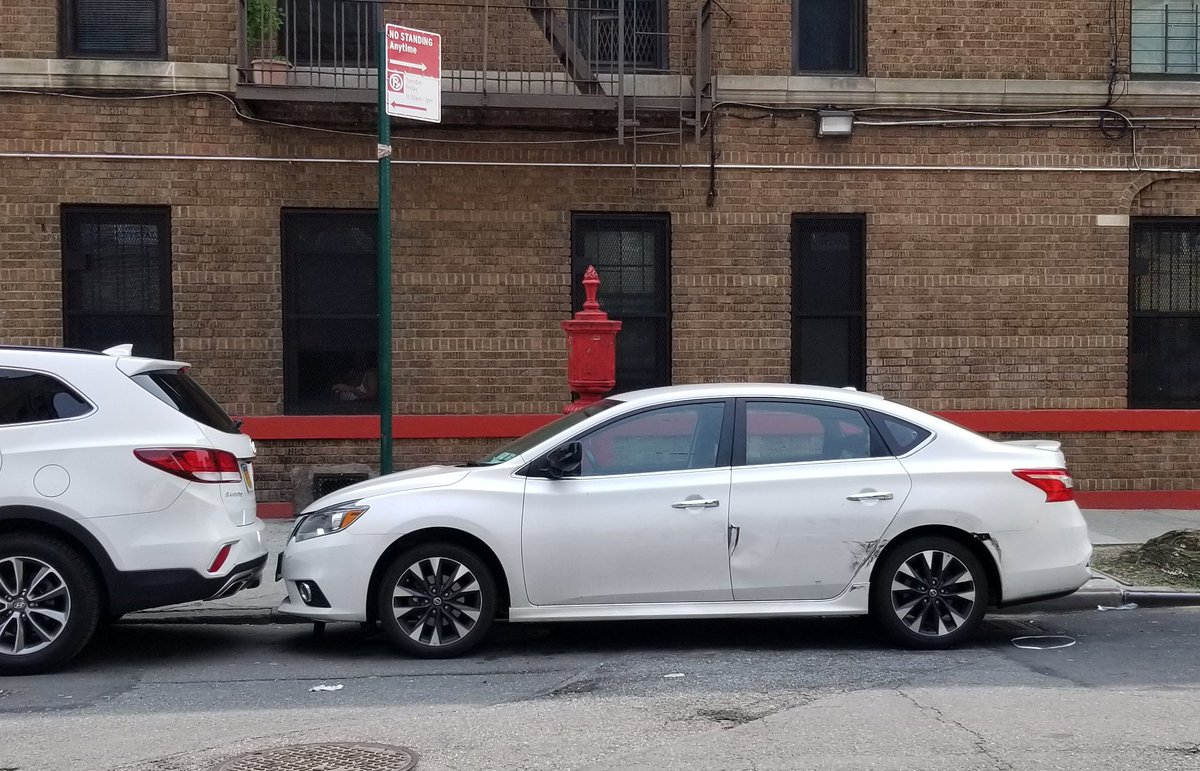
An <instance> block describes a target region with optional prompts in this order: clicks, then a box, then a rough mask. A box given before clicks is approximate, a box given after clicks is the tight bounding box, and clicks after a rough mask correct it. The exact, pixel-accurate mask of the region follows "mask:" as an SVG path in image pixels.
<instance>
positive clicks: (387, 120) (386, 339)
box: [375, 13, 392, 475]
mask: <svg viewBox="0 0 1200 771" xmlns="http://www.w3.org/2000/svg"><path fill="white" fill-rule="evenodd" d="M376 46H377V48H376V56H377V61H378V64H377V65H376V66H377V67H378V70H376V76H375V77H376V80H378V81H379V146H378V147H377V148H376V149H377V152H376V155H378V156H379V234H378V238H377V241H378V246H377V248H378V268H377V270H376V273H377V278H378V283H379V352H378V357H379V362H378V364H379V389H378V390H379V473H380V475H383V474H390V473H392V119H391V116H389V115H388V113H387V82H386V78H387V66H386V64H387V25H386V24H385V23H384V20H383V13H380V14H379V42H378V43H377V44H376Z"/></svg>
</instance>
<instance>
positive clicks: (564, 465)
mask: <svg viewBox="0 0 1200 771" xmlns="http://www.w3.org/2000/svg"><path fill="white" fill-rule="evenodd" d="M581 465H583V445H581V444H580V443H579V442H567V443H566V444H564V445H562V446H561V447H555V448H554V449H553V450H551V451H550V452H549V454H547V455H546V475H547V476H549V477H550V478H551V479H562V478H563V477H576V476H579V467H580V466H581Z"/></svg>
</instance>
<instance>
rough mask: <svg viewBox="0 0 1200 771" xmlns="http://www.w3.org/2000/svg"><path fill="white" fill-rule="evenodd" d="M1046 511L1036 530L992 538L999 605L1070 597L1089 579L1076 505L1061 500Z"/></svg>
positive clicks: (1083, 525) (1086, 541)
mask: <svg viewBox="0 0 1200 771" xmlns="http://www.w3.org/2000/svg"><path fill="white" fill-rule="evenodd" d="M1047 510H1048V512H1049V514H1048V516H1044V517H1042V518H1041V519H1040V520H1039V522H1038V524H1037V526H1036V527H1033V528H1031V529H1029V530H1021V531H1016V532H1007V533H994V534H993V538H992V540H993V542H994V544H995V547H996V557H997V562H998V564H999V567H1000V579H1001V586H1002V590H1003V597H1001V600H1000V604H1001V605H1003V606H1007V605H1014V604H1017V603H1021V602H1032V601H1034V600H1037V599H1043V598H1045V597H1049V596H1053V595H1058V596H1062V595H1065V594H1070V593H1071V592H1074V591H1075V590H1076V589H1078V588H1079V587H1081V586H1083V585H1084V584H1086V583H1087V582H1088V581H1089V580H1090V579H1091V577H1092V572H1091V570H1090V569H1088V563H1089V562H1090V561H1091V558H1092V542H1091V538H1090V537H1089V536H1088V529H1087V522H1085V521H1084V519H1083V515H1082V514H1081V513H1080V512H1079V507H1078V506H1076V505H1075V504H1074V503H1073V502H1063V503H1054V504H1047Z"/></svg>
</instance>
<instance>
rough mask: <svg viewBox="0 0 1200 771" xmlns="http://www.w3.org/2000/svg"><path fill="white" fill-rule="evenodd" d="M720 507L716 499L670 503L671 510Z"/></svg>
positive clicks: (693, 499) (697, 499)
mask: <svg viewBox="0 0 1200 771" xmlns="http://www.w3.org/2000/svg"><path fill="white" fill-rule="evenodd" d="M720 505H721V502H720V501H718V500H717V499H716V498H707V499H705V498H692V499H690V500H686V501H680V502H679V503H672V504H671V508H673V509H715V508H716V507H718V506H720Z"/></svg>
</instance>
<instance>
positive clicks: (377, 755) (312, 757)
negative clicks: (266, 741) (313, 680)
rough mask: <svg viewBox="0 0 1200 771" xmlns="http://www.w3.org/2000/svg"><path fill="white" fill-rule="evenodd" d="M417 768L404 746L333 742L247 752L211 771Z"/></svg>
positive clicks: (413, 756) (394, 770)
mask: <svg viewBox="0 0 1200 771" xmlns="http://www.w3.org/2000/svg"><path fill="white" fill-rule="evenodd" d="M416 765H417V754H416V753H415V752H413V751H412V750H410V749H406V748H404V747H396V746H393V745H389V744H365V743H362V742H331V743H327V744H293V745H291V746H288V747H279V748H277V749H273V750H262V751H260V752H248V753H246V754H245V755H238V756H237V757H236V758H234V759H232V760H226V761H225V762H223V763H221V764H220V765H217V766H214V767H213V768H212V769H210V771H317V770H318V769H319V770H320V771H408V770H409V769H410V768H413V767H414V766H416Z"/></svg>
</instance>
